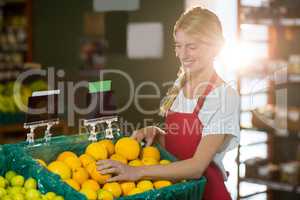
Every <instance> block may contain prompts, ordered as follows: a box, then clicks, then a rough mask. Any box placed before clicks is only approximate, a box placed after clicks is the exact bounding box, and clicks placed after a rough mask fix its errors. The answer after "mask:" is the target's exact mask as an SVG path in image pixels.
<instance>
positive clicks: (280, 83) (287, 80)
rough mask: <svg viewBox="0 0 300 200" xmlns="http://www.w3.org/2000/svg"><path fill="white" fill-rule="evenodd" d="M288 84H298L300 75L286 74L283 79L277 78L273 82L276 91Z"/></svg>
mask: <svg viewBox="0 0 300 200" xmlns="http://www.w3.org/2000/svg"><path fill="white" fill-rule="evenodd" d="M289 84H296V85H298V84H300V74H288V75H286V76H285V77H279V78H278V79H277V80H275V87H276V88H277V89H280V88H285V87H286V86H287V85H289Z"/></svg>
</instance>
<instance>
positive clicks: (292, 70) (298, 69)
mask: <svg viewBox="0 0 300 200" xmlns="http://www.w3.org/2000/svg"><path fill="white" fill-rule="evenodd" d="M288 73H289V74H300V55H299V54H295V55H290V57H289V65H288Z"/></svg>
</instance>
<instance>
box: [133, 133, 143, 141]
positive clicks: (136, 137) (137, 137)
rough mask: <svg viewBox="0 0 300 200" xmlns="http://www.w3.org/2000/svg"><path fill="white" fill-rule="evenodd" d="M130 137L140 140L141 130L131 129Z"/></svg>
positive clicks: (141, 136) (141, 137) (141, 138)
mask: <svg viewBox="0 0 300 200" xmlns="http://www.w3.org/2000/svg"><path fill="white" fill-rule="evenodd" d="M131 137H132V138H133V139H136V140H137V141H138V142H141V141H142V140H143V139H144V134H143V133H142V132H141V131H133V133H132V135H131Z"/></svg>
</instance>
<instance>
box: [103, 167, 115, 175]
mask: <svg viewBox="0 0 300 200" xmlns="http://www.w3.org/2000/svg"><path fill="white" fill-rule="evenodd" d="M118 172H119V170H118V169H117V168H109V169H103V170H100V173H101V174H116V173H118Z"/></svg>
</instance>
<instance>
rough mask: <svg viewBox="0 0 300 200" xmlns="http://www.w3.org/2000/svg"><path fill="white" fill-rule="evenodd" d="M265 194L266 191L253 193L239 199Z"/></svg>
mask: <svg viewBox="0 0 300 200" xmlns="http://www.w3.org/2000/svg"><path fill="white" fill-rule="evenodd" d="M266 192H267V191H261V192H255V193H252V194H248V195H244V196H241V197H240V198H241V199H248V198H250V197H253V196H256V195H259V194H263V193H266Z"/></svg>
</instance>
